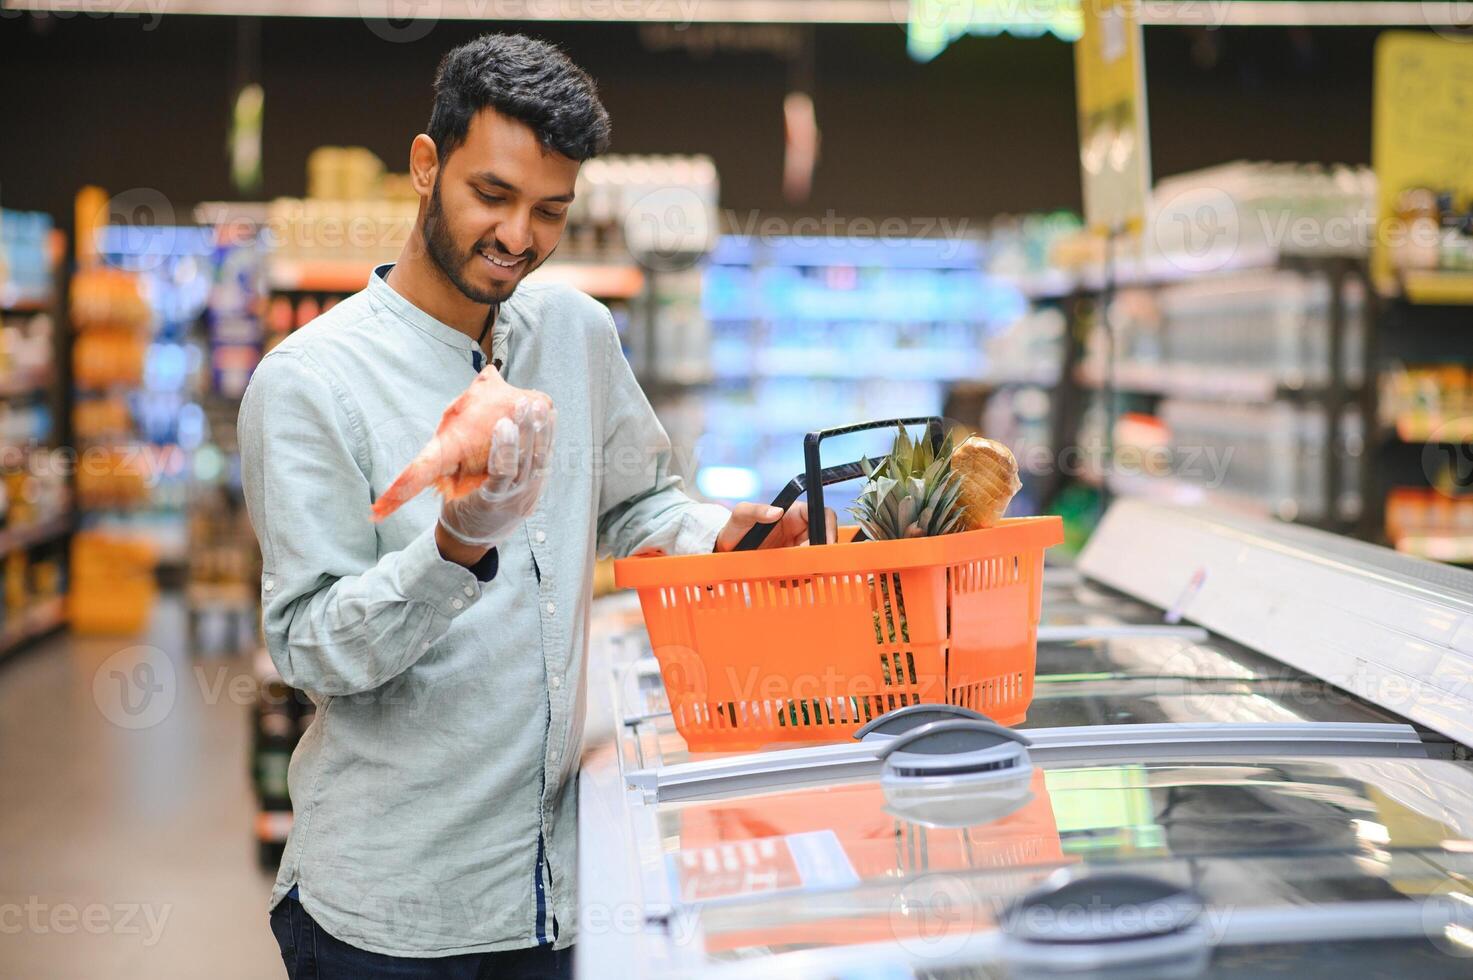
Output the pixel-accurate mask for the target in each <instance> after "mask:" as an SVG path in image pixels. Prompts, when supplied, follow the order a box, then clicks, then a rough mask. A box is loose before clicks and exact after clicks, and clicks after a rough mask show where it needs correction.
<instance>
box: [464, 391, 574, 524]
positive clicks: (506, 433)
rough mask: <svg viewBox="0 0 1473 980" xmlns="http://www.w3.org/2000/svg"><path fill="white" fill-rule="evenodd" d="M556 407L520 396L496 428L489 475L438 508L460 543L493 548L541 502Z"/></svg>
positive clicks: (550, 450) (492, 440) (487, 469)
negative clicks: (468, 490) (513, 412)
mask: <svg viewBox="0 0 1473 980" xmlns="http://www.w3.org/2000/svg"><path fill="white" fill-rule="evenodd" d="M556 425H557V409H555V408H549V407H548V406H547V404H546V403H545V402H541V401H535V400H532V399H526V398H524V399H522V400H521V401H519V402H517V408H516V413H515V414H514V416H513V417H512V418H507V419H502V420H501V421H500V422H497V423H496V428H495V429H494V430H492V435H491V451H490V453H488V454H487V459H486V480H485V482H483V483H482V484H481V485H480V486H479V487H477V488H476V489H475V490H474V491H472V492H471V493H469V494H466V495H465V496H464V497H460V498H458V499H456V500H447V501H445V503H444V504H443V505H442V506H441V507H440V526H441V527H443V528H444V529H445V531H446V533H448V534H449V535H450V536H451V537H453V538H454V539H455V540H457V541H459V542H460V543H462V544H465V545H469V546H472V547H478V548H487V549H490V548H494V547H496V546H497V545H499V544H501V543H502V542H503V541H505V540H506V539H507V538H509V537H511V534H512V532H513V531H515V530H516V529H517V528H518V527H519V526H521V523H522V522H523V521H524V520H526V519H527V517H528V515H530V514H531V513H532V511H533V509H534V508H535V507H536V506H537V499H538V498H539V497H540V496H541V495H542V484H543V482H544V481H545V480H546V477H547V469H548V463H549V462H550V460H551V458H552V436H553V429H554V428H555V427H556Z"/></svg>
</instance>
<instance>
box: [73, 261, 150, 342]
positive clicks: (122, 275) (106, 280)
mask: <svg viewBox="0 0 1473 980" xmlns="http://www.w3.org/2000/svg"><path fill="white" fill-rule="evenodd" d="M71 289H72V292H71V304H70V307H69V312H70V314H71V318H72V325H73V326H74V327H76V328H77V329H78V330H99V331H103V330H116V331H119V332H121V333H125V334H128V335H132V334H133V333H135V332H137V331H141V330H144V329H146V328H147V327H148V325H149V322H150V321H151V320H152V317H153V311H152V310H151V309H150V308H149V305H148V300H146V299H144V297H143V288H142V283H141V281H140V280H139V278H138V276H137V275H135V274H134V273H131V272H126V271H124V270H122V269H116V268H112V267H110V266H95V267H91V268H85V269H78V270H77V271H76V272H75V273H74V274H73V275H72V287H71Z"/></svg>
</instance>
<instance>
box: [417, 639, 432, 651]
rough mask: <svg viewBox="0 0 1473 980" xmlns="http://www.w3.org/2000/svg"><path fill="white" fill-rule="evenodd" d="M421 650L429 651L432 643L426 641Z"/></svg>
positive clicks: (421, 645) (420, 646)
mask: <svg viewBox="0 0 1473 980" xmlns="http://www.w3.org/2000/svg"><path fill="white" fill-rule="evenodd" d="M419 648H420V649H421V650H428V649H429V648H430V641H429V640H425V641H424V642H423V643H421V644H420V645H419Z"/></svg>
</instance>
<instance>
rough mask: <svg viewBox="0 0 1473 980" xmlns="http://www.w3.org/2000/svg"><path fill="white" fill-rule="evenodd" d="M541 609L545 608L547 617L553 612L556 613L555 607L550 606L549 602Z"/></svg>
mask: <svg viewBox="0 0 1473 980" xmlns="http://www.w3.org/2000/svg"><path fill="white" fill-rule="evenodd" d="M543 608H545V609H546V610H547V614H548V615H549V616H551V615H552V614H553V613H555V612H557V606H555V605H554V604H552V603H551V602H549V603H548V604H547V605H546V606H545V607H543Z"/></svg>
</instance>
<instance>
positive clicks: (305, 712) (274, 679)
mask: <svg viewBox="0 0 1473 980" xmlns="http://www.w3.org/2000/svg"><path fill="white" fill-rule="evenodd" d="M254 667H255V676H256V687H257V695H256V705H255V708H254V710H253V711H252V712H251V783H252V785H253V786H254V787H255V791H256V806H257V810H256V844H257V855H258V860H259V861H260V864H261V867H262V868H264V869H266V870H268V871H274V870H275V869H276V867H277V865H279V864H280V863H281V854H282V850H283V849H284V848H285V846H286V838H287V834H288V833H289V832H290V831H291V826H292V802H291V797H290V796H289V795H288V793H287V769H288V766H289V765H290V763H291V758H292V750H294V749H295V748H296V746H297V742H299V741H300V740H301V738H302V734H303V733H304V732H306V730H307V728H308V726H309V725H311V724H312V719H313V718H314V717H315V716H316V712H317V706H316V705H315V704H313V703H312V701H311V699H310V698H308V697H307V695H305V694H303V693H302V692H301V691H297V690H294V689H292V688H290V687H287V685H286V683H285V682H284V681H283V680H282V679H281V676H280V675H279V674H278V673H277V672H276V666H275V665H274V664H273V663H272V662H271V657H270V656H269V655H267V653H266V651H265V650H264V649H262V650H260V651H259V652H258V653H257V654H256V658H255V661H254Z"/></svg>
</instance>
